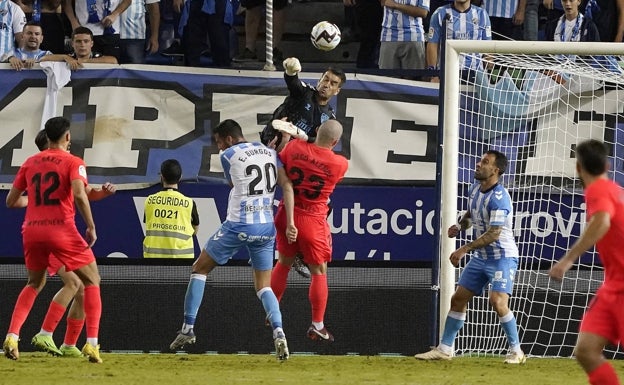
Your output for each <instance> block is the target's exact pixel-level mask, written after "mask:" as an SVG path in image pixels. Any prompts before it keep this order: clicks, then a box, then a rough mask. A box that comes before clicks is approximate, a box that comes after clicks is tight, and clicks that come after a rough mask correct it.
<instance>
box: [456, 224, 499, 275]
mask: <svg viewBox="0 0 624 385" xmlns="http://www.w3.org/2000/svg"><path fill="white" fill-rule="evenodd" d="M502 231H503V227H502V226H490V227H489V228H488V229H487V231H486V232H485V233H483V234H481V236H480V237H479V238H477V239H475V240H474V241H472V242H468V243H466V244H465V245H463V246H462V247H460V248H459V249H457V250H455V251H453V252H452V253H451V256H450V257H449V260H450V261H451V263H452V264H453V266H455V267H457V266H459V261H461V259H462V258H463V257H464V255H466V253H468V252H469V251H472V250H475V249H480V248H482V247H485V246H487V245H489V244H490V243H492V242H494V241H496V240H497V239H498V238H499V237H500V234H501V232H502Z"/></svg>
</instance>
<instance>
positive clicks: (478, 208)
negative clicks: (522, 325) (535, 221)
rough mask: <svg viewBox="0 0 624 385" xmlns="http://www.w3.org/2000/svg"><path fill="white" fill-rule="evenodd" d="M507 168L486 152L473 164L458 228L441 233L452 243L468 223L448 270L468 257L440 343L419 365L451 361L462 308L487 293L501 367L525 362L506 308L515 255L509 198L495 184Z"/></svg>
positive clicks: (500, 158)
mask: <svg viewBox="0 0 624 385" xmlns="http://www.w3.org/2000/svg"><path fill="white" fill-rule="evenodd" d="M507 166H508V161H507V157H506V156H505V155H504V154H502V153H501V152H499V151H495V150H489V151H487V152H486V153H485V154H483V156H482V157H481V159H480V160H479V161H478V162H477V165H476V168H475V172H474V179H475V180H476V183H474V184H473V185H472V186H471V187H470V190H469V194H468V210H467V211H466V213H464V215H463V216H462V217H461V219H460V221H459V223H458V224H455V225H452V226H450V227H449V229H448V231H447V235H448V237H449V238H456V237H457V236H458V235H459V233H460V231H465V230H467V229H468V228H470V227H472V225H473V223H474V234H475V235H474V239H473V240H472V241H471V242H467V243H465V244H464V245H462V246H461V247H460V248H458V249H457V250H455V251H453V252H452V253H451V255H450V258H449V259H450V262H451V263H452V264H453V266H454V267H459V264H460V262H461V260H462V259H463V258H464V256H465V255H466V254H467V253H469V252H471V251H472V252H473V255H472V258H470V260H469V261H468V262H467V264H466V266H465V267H464V269H463V271H462V273H461V275H460V277H459V282H458V283H457V289H456V290H455V293H453V297H452V298H451V308H450V310H449V312H448V315H447V316H446V321H445V322H444V332H443V333H442V338H441V341H440V344H439V345H438V346H437V347H435V348H433V349H431V350H430V351H428V352H426V353H420V354H416V356H415V357H416V358H417V359H419V360H427V361H429V360H450V359H452V358H453V343H454V341H455V337H456V336H457V333H458V332H459V330H461V328H462V327H463V326H464V321H465V320H466V309H467V306H468V303H469V302H470V300H471V299H472V298H473V297H474V296H475V295H481V293H483V292H484V290H485V289H486V288H488V296H489V302H490V304H491V305H492V307H493V308H494V311H495V312H496V314H497V315H498V318H499V322H500V324H501V327H502V329H503V331H504V332H505V335H506V336H507V342H508V343H509V354H508V355H507V357H506V358H505V363H506V364H523V363H524V362H525V361H526V356H525V355H524V352H523V351H522V349H521V348H520V338H519V337H518V326H517V324H516V318H515V317H514V314H513V312H512V311H511V310H510V309H509V296H510V295H511V294H512V292H513V286H514V285H513V284H514V276H515V275H516V270H517V268H518V255H519V253H518V247H517V246H516V242H515V240H514V235H513V224H512V220H513V206H512V202H511V197H510V196H509V192H508V191H507V189H505V187H503V185H502V184H500V183H499V179H500V177H501V175H502V174H503V173H504V172H505V170H506V169H507Z"/></svg>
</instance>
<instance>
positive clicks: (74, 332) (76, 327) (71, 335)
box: [63, 317, 85, 346]
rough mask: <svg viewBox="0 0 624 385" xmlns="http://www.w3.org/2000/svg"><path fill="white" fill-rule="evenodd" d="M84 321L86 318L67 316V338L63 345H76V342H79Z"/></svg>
mask: <svg viewBox="0 0 624 385" xmlns="http://www.w3.org/2000/svg"><path fill="white" fill-rule="evenodd" d="M84 323H85V320H84V319H76V318H69V317H67V329H66V330H65V339H64V340H63V345H66V346H76V343H77V342H78V337H80V333H81V332H82V327H83V326H84Z"/></svg>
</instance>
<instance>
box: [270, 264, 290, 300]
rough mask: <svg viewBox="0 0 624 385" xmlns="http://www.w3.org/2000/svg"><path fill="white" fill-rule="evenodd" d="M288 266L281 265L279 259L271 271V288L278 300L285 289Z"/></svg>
mask: <svg viewBox="0 0 624 385" xmlns="http://www.w3.org/2000/svg"><path fill="white" fill-rule="evenodd" d="M289 272H290V266H288V265H283V264H281V263H280V262H279V261H278V262H277V263H276V264H275V267H274V268H273V272H272V273H271V290H273V293H275V296H276V297H277V300H278V301H281V300H282V296H283V295H284V292H285V291H286V283H287V282H288V273H289Z"/></svg>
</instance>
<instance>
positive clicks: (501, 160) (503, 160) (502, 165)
mask: <svg viewBox="0 0 624 385" xmlns="http://www.w3.org/2000/svg"><path fill="white" fill-rule="evenodd" d="M486 154H490V155H494V157H495V160H494V164H496V167H497V168H498V175H503V173H504V172H505V171H507V165H508V164H509V161H508V160H507V157H506V156H505V154H503V153H502V152H500V151H496V150H488V151H487V152H486Z"/></svg>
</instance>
